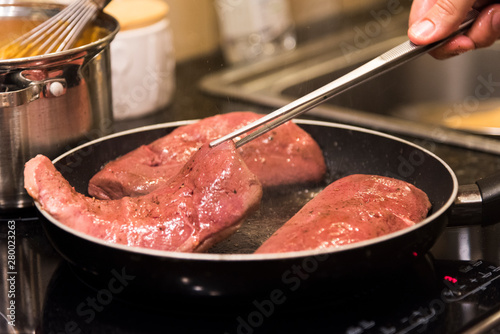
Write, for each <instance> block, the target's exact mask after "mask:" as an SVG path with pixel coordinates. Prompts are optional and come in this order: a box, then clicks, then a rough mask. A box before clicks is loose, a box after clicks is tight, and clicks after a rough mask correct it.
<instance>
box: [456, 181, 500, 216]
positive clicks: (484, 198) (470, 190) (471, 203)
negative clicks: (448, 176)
mask: <svg viewBox="0 0 500 334" xmlns="http://www.w3.org/2000/svg"><path fill="white" fill-rule="evenodd" d="M498 222H500V171H498V172H496V173H494V174H492V175H489V176H487V177H485V178H482V179H480V180H478V181H476V183H474V184H469V185H464V186H460V187H459V188H458V195H457V198H456V199H455V202H454V203H453V206H452V208H451V211H450V219H449V222H448V226H464V225H474V224H482V225H489V224H495V223H498Z"/></svg>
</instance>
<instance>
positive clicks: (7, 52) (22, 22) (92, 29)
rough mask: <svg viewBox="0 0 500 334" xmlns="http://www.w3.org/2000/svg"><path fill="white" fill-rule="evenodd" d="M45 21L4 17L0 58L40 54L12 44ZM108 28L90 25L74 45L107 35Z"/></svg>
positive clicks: (0, 35) (2, 20)
mask: <svg viewBox="0 0 500 334" xmlns="http://www.w3.org/2000/svg"><path fill="white" fill-rule="evenodd" d="M42 22H43V21H35V20H27V19H26V18H4V19H1V20H0V29H1V31H3V32H5V33H2V34H0V59H13V58H21V57H32V56H39V55H41V54H38V53H37V52H36V50H34V49H33V50H28V49H27V48H25V47H21V46H19V45H16V44H11V43H12V42H13V41H15V40H16V39H17V38H18V37H20V36H22V35H24V34H26V33H28V32H29V31H30V30H31V29H33V28H35V27H36V26H37V25H39V24H40V23H42ZM106 34H107V30H106V29H104V28H102V27H98V26H94V25H90V26H89V27H87V28H86V29H85V30H84V31H83V33H82V35H81V36H80V38H79V39H78V41H77V42H76V44H75V46H74V47H78V46H82V45H86V44H89V43H92V42H94V41H96V40H98V39H100V38H103V37H105V36H106Z"/></svg>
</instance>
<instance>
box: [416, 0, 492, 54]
mask: <svg viewBox="0 0 500 334" xmlns="http://www.w3.org/2000/svg"><path fill="white" fill-rule="evenodd" d="M494 2H496V1H491V0H479V1H475V0H414V1H413V4H412V7H411V11H410V18H409V25H410V28H409V29H408V37H409V38H410V40H411V41H412V42H413V43H415V44H429V43H432V42H436V41H438V40H441V39H443V38H446V37H447V36H449V35H450V34H451V33H453V32H454V31H456V30H457V29H458V26H459V25H460V23H462V21H463V20H464V19H465V17H466V15H467V13H468V12H469V11H470V10H471V9H472V8H475V9H478V10H480V14H479V16H478V18H477V19H476V21H475V22H474V23H473V25H472V27H471V28H470V29H469V30H468V31H467V32H466V33H465V34H464V35H459V36H455V37H453V38H452V39H451V40H450V41H448V42H447V43H445V44H444V45H442V46H440V47H439V48H437V49H435V50H433V51H431V52H430V54H431V55H432V56H433V57H435V58H437V59H445V58H449V57H452V56H456V55H459V54H461V53H464V52H466V51H470V50H474V49H479V48H483V47H487V46H490V45H491V44H493V43H494V42H495V41H496V40H497V39H499V38H500V4H495V3H494Z"/></svg>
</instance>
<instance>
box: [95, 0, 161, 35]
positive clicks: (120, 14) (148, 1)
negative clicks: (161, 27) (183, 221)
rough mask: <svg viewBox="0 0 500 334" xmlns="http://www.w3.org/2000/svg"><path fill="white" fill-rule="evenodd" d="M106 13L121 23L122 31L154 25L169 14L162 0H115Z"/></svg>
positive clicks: (106, 9)
mask: <svg viewBox="0 0 500 334" xmlns="http://www.w3.org/2000/svg"><path fill="white" fill-rule="evenodd" d="M104 11H105V12H106V13H107V14H109V15H111V16H113V17H114V18H115V19H116V20H117V21H118V22H119V23H120V30H121V31H123V30H130V29H137V28H142V27H145V26H148V25H152V24H154V23H156V22H158V21H160V20H162V19H164V18H165V17H166V16H167V14H168V5H167V4H166V3H165V1H162V0H115V1H111V2H110V3H109V5H108V6H106V8H105V9H104Z"/></svg>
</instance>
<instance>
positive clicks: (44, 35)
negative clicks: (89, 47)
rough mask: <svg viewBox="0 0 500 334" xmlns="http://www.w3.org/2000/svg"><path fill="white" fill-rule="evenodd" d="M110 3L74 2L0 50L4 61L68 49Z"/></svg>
mask: <svg viewBox="0 0 500 334" xmlns="http://www.w3.org/2000/svg"><path fill="white" fill-rule="evenodd" d="M110 1H111V0H74V1H72V2H71V3H70V4H69V5H68V6H67V7H65V8H64V9H62V10H61V11H60V12H59V13H57V14H56V15H54V16H52V17H51V18H49V19H48V20H46V21H44V22H43V23H41V24H40V25H38V26H36V27H35V28H34V29H32V30H31V31H29V32H28V33H26V34H24V35H22V36H20V37H19V38H17V39H16V40H14V41H13V42H11V43H9V44H7V45H6V46H4V47H2V48H1V49H0V56H1V57H2V58H4V59H8V58H20V57H29V56H36V55H44V54H48V53H52V52H59V51H63V50H67V49H70V48H71V47H72V46H73V45H74V44H75V43H76V41H77V39H78V37H79V36H80V34H81V33H82V31H83V29H84V28H85V27H86V26H87V23H89V22H91V21H92V20H93V19H94V18H95V16H96V15H97V14H98V12H99V11H100V10H102V9H103V8H104V7H106V6H107V4H108V3H109V2H110Z"/></svg>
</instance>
